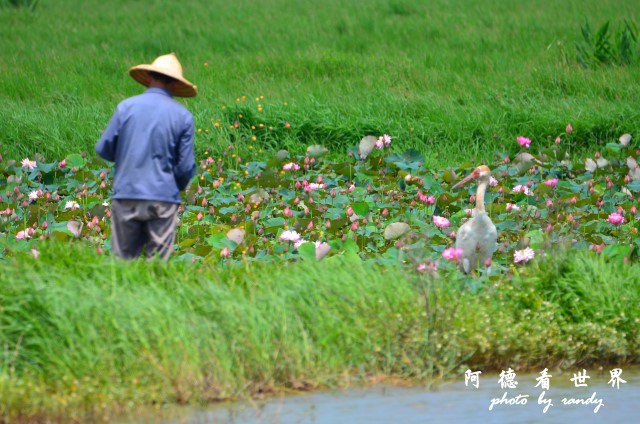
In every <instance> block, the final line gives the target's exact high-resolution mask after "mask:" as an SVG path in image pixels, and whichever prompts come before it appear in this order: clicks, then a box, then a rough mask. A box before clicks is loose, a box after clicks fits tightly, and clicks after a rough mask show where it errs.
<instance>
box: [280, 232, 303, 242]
mask: <svg viewBox="0 0 640 424" xmlns="http://www.w3.org/2000/svg"><path fill="white" fill-rule="evenodd" d="M301 238H302V236H301V235H300V234H298V232H297V231H293V230H285V231H283V232H282V234H280V240H282V241H290V242H294V243H295V242H297V241H298V240H300V239H301Z"/></svg>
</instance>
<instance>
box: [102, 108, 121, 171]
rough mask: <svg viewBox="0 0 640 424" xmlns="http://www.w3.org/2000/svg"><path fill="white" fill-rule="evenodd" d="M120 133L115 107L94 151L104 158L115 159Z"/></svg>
mask: <svg viewBox="0 0 640 424" xmlns="http://www.w3.org/2000/svg"><path fill="white" fill-rule="evenodd" d="M119 134H120V113H119V111H118V108H116V110H115V112H114V113H113V116H112V117H111V120H110V121H109V125H107V128H106V129H105V130H104V132H103V133H102V136H101V137H100V140H98V142H97V143H96V153H97V154H98V156H100V157H101V158H102V159H104V160H108V161H110V162H115V161H116V146H117V144H118V136H119Z"/></svg>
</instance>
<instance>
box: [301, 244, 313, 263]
mask: <svg viewBox="0 0 640 424" xmlns="http://www.w3.org/2000/svg"><path fill="white" fill-rule="evenodd" d="M298 255H300V257H301V258H302V259H305V260H307V261H311V260H313V261H315V260H316V245H315V244H314V243H312V242H306V243H302V244H301V245H300V246H299V247H298Z"/></svg>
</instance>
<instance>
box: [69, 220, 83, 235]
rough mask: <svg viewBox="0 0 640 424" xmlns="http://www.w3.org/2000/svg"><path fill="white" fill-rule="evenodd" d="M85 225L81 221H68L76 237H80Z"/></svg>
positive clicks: (70, 229)
mask: <svg viewBox="0 0 640 424" xmlns="http://www.w3.org/2000/svg"><path fill="white" fill-rule="evenodd" d="M83 226H84V223H83V222H81V221H69V222H67V229H68V230H69V231H71V234H73V235H74V236H76V237H80V234H81V233H82V227H83Z"/></svg>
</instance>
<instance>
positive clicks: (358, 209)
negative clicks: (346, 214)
mask: <svg viewBox="0 0 640 424" xmlns="http://www.w3.org/2000/svg"><path fill="white" fill-rule="evenodd" d="M351 207H352V208H353V212H354V213H355V214H356V215H358V216H359V217H361V218H364V217H365V216H367V214H368V213H369V204H368V203H367V202H356V203H354V204H353V205H351Z"/></svg>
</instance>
